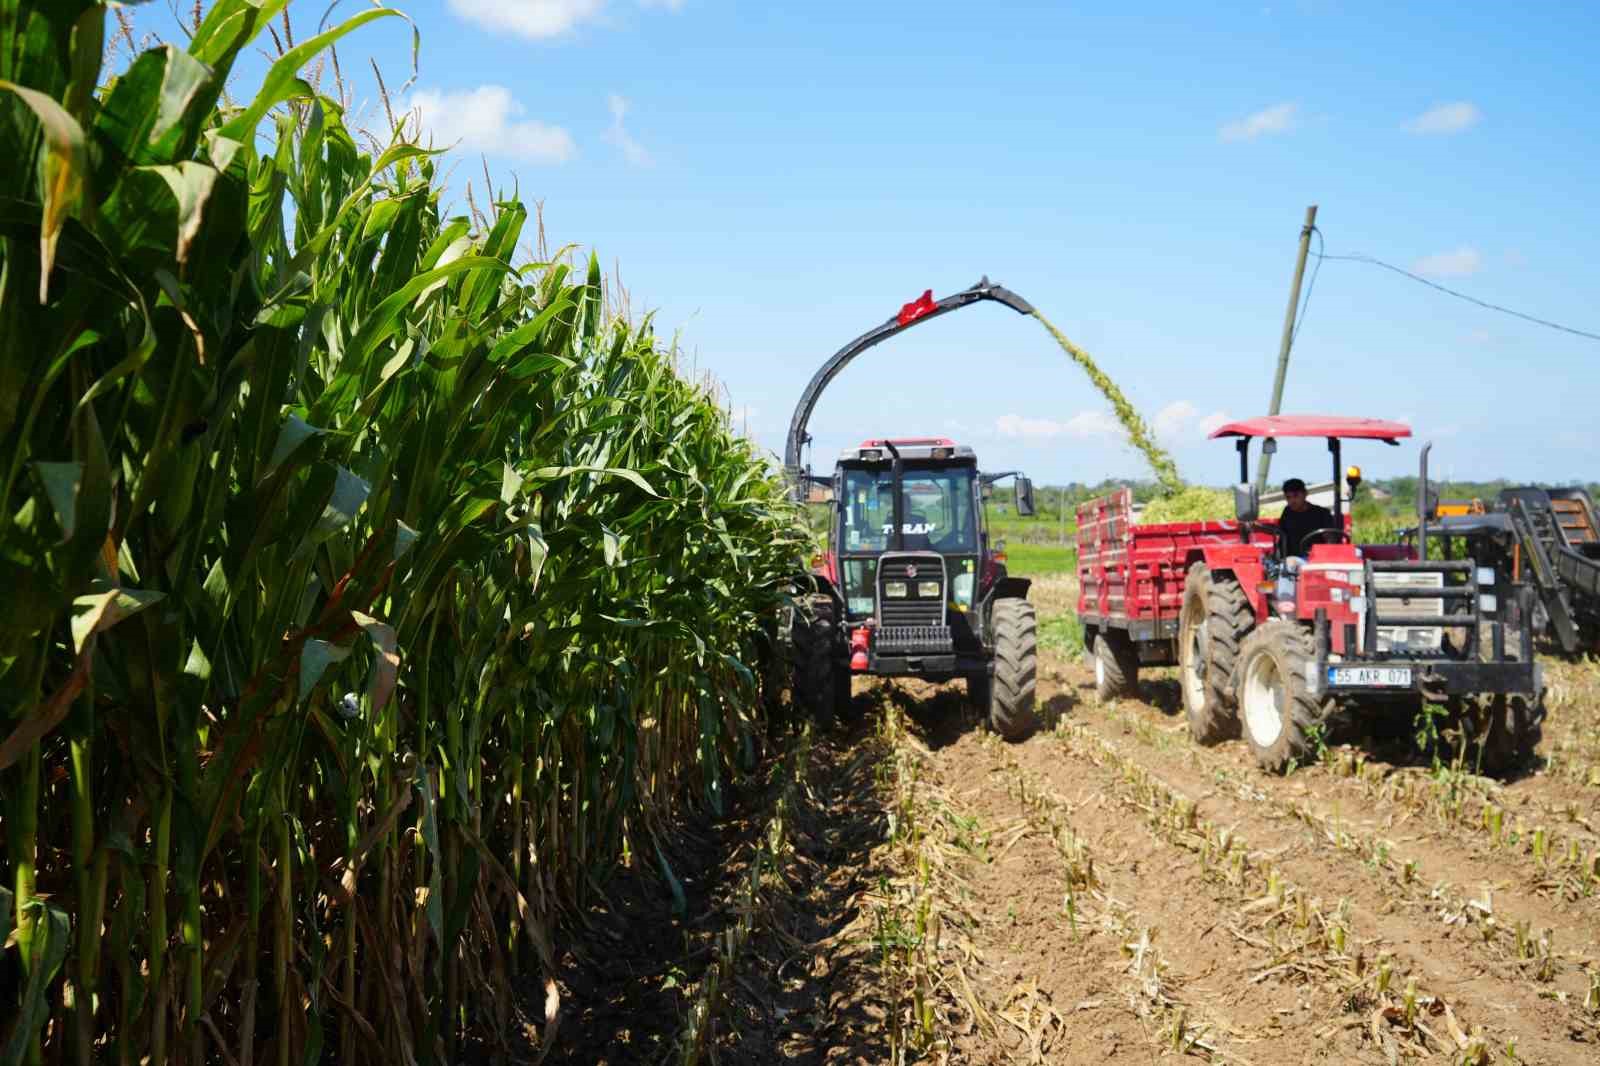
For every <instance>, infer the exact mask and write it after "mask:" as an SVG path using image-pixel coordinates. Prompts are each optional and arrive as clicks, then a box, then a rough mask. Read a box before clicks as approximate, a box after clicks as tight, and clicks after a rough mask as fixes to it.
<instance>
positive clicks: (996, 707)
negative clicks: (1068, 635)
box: [967, 597, 1039, 740]
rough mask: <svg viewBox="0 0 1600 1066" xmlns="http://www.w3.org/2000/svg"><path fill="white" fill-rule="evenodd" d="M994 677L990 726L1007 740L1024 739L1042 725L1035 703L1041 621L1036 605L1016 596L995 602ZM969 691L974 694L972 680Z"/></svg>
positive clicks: (992, 623) (992, 618)
mask: <svg viewBox="0 0 1600 1066" xmlns="http://www.w3.org/2000/svg"><path fill="white" fill-rule="evenodd" d="M989 624H990V626H991V630H992V632H993V633H994V677H992V678H989V679H987V681H988V688H989V725H990V726H991V727H992V728H993V729H994V731H995V732H996V733H999V734H1000V735H1001V736H1002V737H1004V738H1005V739H1007V740H1023V739H1025V738H1026V737H1028V736H1030V735H1031V734H1032V733H1033V731H1034V730H1035V729H1037V728H1039V713H1038V710H1037V709H1036V708H1035V706H1034V688H1035V685H1036V684H1037V681H1038V674H1039V667H1038V656H1039V624H1038V621H1037V620H1036V619H1035V617H1034V613H1033V604H1031V603H1029V602H1028V601H1027V600H1024V599H1018V598H1015V597H1004V598H1001V599H997V600H995V601H994V609H993V611H992V612H991V613H990V615H989ZM967 684H968V688H967V691H968V693H972V691H973V688H972V682H971V681H969V682H968V683H967Z"/></svg>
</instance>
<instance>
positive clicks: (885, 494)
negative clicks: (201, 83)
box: [785, 279, 1036, 739]
mask: <svg viewBox="0 0 1600 1066" xmlns="http://www.w3.org/2000/svg"><path fill="white" fill-rule="evenodd" d="M980 300H994V301H997V302H1000V303H1003V304H1005V305H1006V306H1008V307H1011V308H1012V309H1013V310H1016V311H1019V312H1021V313H1024V314H1026V313H1029V312H1030V311H1031V308H1030V307H1029V305H1028V304H1027V303H1026V302H1025V301H1023V300H1022V299H1021V297H1018V296H1017V295H1016V294H1015V293H1012V292H1009V291H1008V290H1006V289H1004V288H1001V287H999V286H996V285H991V284H990V283H989V281H988V279H984V280H982V281H980V282H979V283H978V284H977V285H975V286H973V287H972V288H970V289H967V290H964V291H962V292H960V293H957V294H955V295H953V296H949V297H945V298H944V299H943V300H938V301H935V300H934V299H933V295H932V293H931V292H926V293H924V294H923V295H922V297H921V299H919V300H916V301H913V302H911V303H909V304H906V305H905V306H904V307H902V308H901V310H900V312H899V313H898V314H897V315H895V316H894V317H892V318H890V319H889V320H888V321H887V322H885V323H884V324H883V325H881V326H879V327H877V328H876V329H873V330H871V331H869V332H867V333H865V334H863V335H862V336H860V337H858V338H856V340H854V341H852V342H851V343H850V344H848V345H846V346H845V347H844V348H843V349H841V350H840V351H839V352H837V353H835V355H834V356H833V357H832V358H831V359H829V360H828V361H827V362H826V363H825V364H823V367H822V369H821V370H819V371H818V373H817V375H816V377H815V378H813V379H812V381H811V384H810V385H809V386H807V388H806V391H805V393H804V394H803V395H802V396H801V399H800V403H799V405H798V406H797V407H796V409H795V414H794V418H793V419H792V421H791V423H790V428H789V439H788V445H787V453H786V456H785V465H786V467H787V469H788V472H789V476H790V479H791V484H792V486H793V491H794V493H795V496H796V498H797V499H806V500H809V501H811V502H823V503H826V504H827V505H828V508H829V510H828V528H827V541H828V543H827V550H826V552H825V553H823V554H822V555H821V556H820V557H819V558H818V559H817V560H815V563H814V565H813V567H812V570H811V572H810V573H809V574H807V575H805V577H804V578H803V580H802V581H800V582H799V585H800V589H801V595H800V596H798V597H797V606H796V610H795V611H794V613H793V617H792V624H791V625H790V627H789V632H790V634H791V639H790V649H791V654H792V656H793V660H794V666H795V678H796V685H795V690H796V693H797V695H798V696H799V697H800V700H801V702H802V703H803V704H805V705H806V706H807V707H808V708H809V709H810V710H811V711H812V712H813V713H814V714H817V715H821V716H828V715H832V714H836V713H839V712H841V711H843V710H844V709H845V708H846V707H847V706H848V704H849V701H850V680H851V677H852V676H853V675H855V674H868V675H879V676H887V677H921V678H925V679H927V680H930V681H946V680H951V679H953V678H957V677H960V678H964V679H965V680H966V685H967V693H968V697H969V699H970V701H971V702H972V703H973V704H975V705H976V706H977V707H978V709H979V710H980V711H981V712H982V713H984V714H985V715H986V716H987V718H988V720H989V722H990V724H991V725H992V726H993V727H994V729H995V730H996V731H997V732H998V733H1000V734H1001V735H1002V736H1005V737H1007V738H1008V739H1020V738H1022V737H1024V736H1027V735H1028V734H1029V733H1031V732H1032V731H1033V729H1034V728H1035V724H1036V717H1035V711H1034V680H1035V657H1036V623H1035V619H1034V611H1033V605H1032V604H1030V603H1029V602H1028V600H1027V595H1028V586H1029V582H1028V581H1027V580H1026V579H1024V578H1017V577H1012V576H1011V575H1010V574H1009V573H1007V571H1006V566H1005V556H1004V554H1003V552H1001V551H999V550H997V548H998V546H997V545H995V544H992V543H991V538H990V533H989V529H988V522H987V516H986V514H985V508H984V501H985V499H986V497H987V496H988V495H989V491H990V488H991V486H992V485H993V484H994V483H995V482H997V481H999V480H1001V479H1004V478H1007V477H1014V478H1015V481H1016V503H1017V510H1018V512H1019V513H1020V514H1024V515H1028V514H1032V513H1033V485H1032V483H1031V482H1029V480H1028V479H1027V478H1026V477H1023V476H1022V475H1021V474H1019V473H1018V472H1016V471H1006V472H1003V473H989V474H985V473H982V472H981V471H980V470H979V468H978V460H977V456H976V455H975V454H974V453H973V451H972V449H971V448H970V447H965V446H963V445H959V444H957V443H956V442H954V441H952V440H949V439H946V438H943V437H918V438H895V437H884V438H875V439H871V440H866V441H863V442H862V443H861V444H860V445H859V446H858V447H854V448H848V449H846V450H845V451H844V452H843V454H841V455H840V457H839V460H838V463H837V464H836V466H835V467H834V470H833V473H832V475H831V476H830V477H822V476H816V475H813V474H812V473H811V471H810V469H809V468H808V467H802V466H801V462H800V452H801V449H802V448H803V446H804V445H805V444H806V443H807V442H809V440H810V437H809V436H807V435H806V431H805V430H806V423H807V422H808V421H809V419H810V416H811V410H812V408H813V407H814V406H815V404H816V401H817V398H818V396H819V395H820V393H821V391H822V389H823V388H824V387H826V385H827V384H828V382H829V381H831V380H832V379H833V377H834V376H835V375H836V374H838V372H839V371H840V370H841V369H842V368H843V367H844V365H845V364H846V363H848V362H849V361H850V360H851V359H853V358H855V356H857V355H859V354H860V353H861V352H863V351H865V350H866V349H867V348H869V347H871V346H872V345H874V344H877V343H878V342H880V341H882V340H884V339H886V338H888V337H890V336H893V335H894V334H896V333H898V332H900V331H901V330H903V329H905V328H907V327H908V326H910V325H912V324H914V323H916V322H919V321H922V320H924V319H927V318H932V317H935V316H937V315H939V314H943V313H945V312H947V311H951V310H955V309H956V308H958V307H964V306H968V305H970V304H973V303H976V302H978V301H980Z"/></svg>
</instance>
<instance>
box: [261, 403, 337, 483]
mask: <svg viewBox="0 0 1600 1066" xmlns="http://www.w3.org/2000/svg"><path fill="white" fill-rule="evenodd" d="M324 432H326V431H325V430H321V429H318V428H317V427H316V426H313V425H311V424H310V423H308V422H307V421H306V420H305V419H303V418H301V417H300V416H299V415H290V416H289V418H288V420H287V421H285V422H284V424H283V428H282V429H280V430H279V431H278V443H276V444H274V445H273V446H272V457H271V458H270V459H268V460H267V468H266V470H265V471H263V473H266V474H270V473H272V472H273V471H274V470H276V469H277V468H278V467H279V466H280V465H281V464H282V463H284V462H285V461H286V460H288V458H289V457H290V456H291V455H293V454H294V453H295V452H296V451H298V450H299V448H300V446H301V445H302V444H304V443H305V442H306V441H308V440H310V439H311V438H312V437H315V436H316V435H317V434H319V433H324Z"/></svg>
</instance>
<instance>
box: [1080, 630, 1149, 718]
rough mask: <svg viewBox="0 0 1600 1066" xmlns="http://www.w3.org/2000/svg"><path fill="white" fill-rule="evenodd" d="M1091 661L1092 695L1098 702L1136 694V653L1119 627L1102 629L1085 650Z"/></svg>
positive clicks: (1137, 662) (1137, 681)
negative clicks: (1092, 671)
mask: <svg viewBox="0 0 1600 1066" xmlns="http://www.w3.org/2000/svg"><path fill="white" fill-rule="evenodd" d="M1089 658H1090V659H1092V660H1093V662H1094V695H1095V699H1097V700H1099V701H1100V702H1101V703H1109V702H1111V701H1112V700H1116V699H1121V698H1122V697H1124V696H1136V695H1138V693H1139V653H1138V651H1137V650H1136V649H1135V648H1134V646H1133V641H1132V640H1130V639H1129V638H1128V634H1127V632H1126V631H1124V630H1121V629H1102V630H1100V631H1099V632H1097V633H1096V634H1095V635H1094V643H1093V645H1092V646H1091V647H1090V649H1089Z"/></svg>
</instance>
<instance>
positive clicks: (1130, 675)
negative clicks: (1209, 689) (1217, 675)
mask: <svg viewBox="0 0 1600 1066" xmlns="http://www.w3.org/2000/svg"><path fill="white" fill-rule="evenodd" d="M1276 530H1277V527H1276V524H1275V523H1271V522H1258V523H1255V524H1254V526H1253V528H1252V530H1251V533H1250V537H1249V540H1248V541H1246V540H1245V538H1244V537H1243V536H1242V535H1241V534H1240V531H1239V523H1238V522H1235V521H1221V522H1159V523H1152V524H1150V525H1136V524H1135V523H1134V520H1133V492H1132V491H1131V490H1129V489H1119V490H1118V491H1116V492H1113V493H1112V494H1111V495H1109V496H1101V497H1099V498H1098V499H1093V500H1089V501H1088V502H1087V503H1083V504H1080V505H1079V507H1078V585H1079V591H1078V621H1079V622H1080V623H1082V625H1083V637H1084V646H1085V647H1086V648H1087V649H1088V651H1089V654H1090V656H1091V657H1092V658H1093V660H1094V680H1095V691H1096V692H1097V693H1098V694H1099V696H1100V698H1101V699H1113V698H1115V697H1117V696H1126V695H1132V694H1133V691H1134V687H1135V686H1136V685H1137V683H1138V674H1139V666H1140V665H1141V664H1143V665H1146V666H1176V665H1177V664H1178V620H1179V616H1180V615H1181V614H1182V613H1183V591H1184V583H1185V581H1186V580H1187V579H1188V576H1189V568H1190V567H1192V566H1193V565H1194V564H1195V563H1197V562H1200V561H1202V560H1204V559H1207V558H1214V559H1216V560H1218V562H1223V561H1224V560H1227V561H1232V560H1234V559H1235V557H1236V556H1237V557H1238V561H1240V562H1244V563H1246V564H1247V565H1250V564H1253V565H1255V566H1256V568H1257V569H1259V568H1260V558H1261V554H1262V552H1263V551H1271V549H1272V544H1273V541H1274V539H1275V537H1276Z"/></svg>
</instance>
